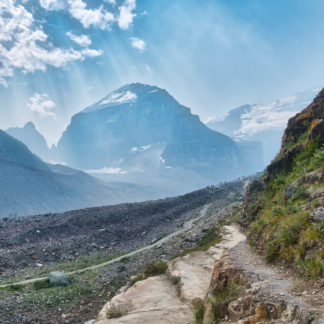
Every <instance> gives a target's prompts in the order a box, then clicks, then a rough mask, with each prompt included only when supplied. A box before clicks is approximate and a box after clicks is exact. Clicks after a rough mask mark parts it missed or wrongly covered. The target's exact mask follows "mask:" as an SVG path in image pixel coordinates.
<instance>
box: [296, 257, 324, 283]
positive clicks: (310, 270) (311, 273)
mask: <svg viewBox="0 0 324 324" xmlns="http://www.w3.org/2000/svg"><path fill="white" fill-rule="evenodd" d="M298 264H299V266H300V267H301V270H302V273H304V274H306V276H308V277H310V278H312V279H313V280H316V279H317V278H319V277H320V276H321V275H322V274H323V273H324V263H323V261H321V260H318V259H316V258H310V259H308V260H299V261H298Z"/></svg>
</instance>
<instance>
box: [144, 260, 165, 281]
mask: <svg viewBox="0 0 324 324" xmlns="http://www.w3.org/2000/svg"><path fill="white" fill-rule="evenodd" d="M167 269H168V265H167V263H166V262H163V261H158V262H155V263H148V264H147V266H146V268H145V269H144V272H143V274H144V277H145V278H148V277H152V276H157V275H160V274H164V273H165V272H166V271H167Z"/></svg>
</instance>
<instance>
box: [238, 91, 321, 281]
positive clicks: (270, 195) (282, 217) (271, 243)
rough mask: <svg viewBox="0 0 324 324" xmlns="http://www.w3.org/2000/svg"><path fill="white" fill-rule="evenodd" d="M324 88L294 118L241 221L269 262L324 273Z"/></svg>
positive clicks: (249, 194)
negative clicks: (278, 151)
mask: <svg viewBox="0 0 324 324" xmlns="http://www.w3.org/2000/svg"><path fill="white" fill-rule="evenodd" d="M323 144H324V89H323V90H322V91H321V92H320V93H319V94H318V96H317V97H316V98H315V99H314V101H313V102H312V103H311V104H310V105H309V106H308V107H307V108H306V109H304V110H302V111H301V112H300V113H298V114H297V115H296V116H294V117H293V118H291V119H290V120H289V122H288V126H287V128H286V130H285V133H284V136H283V139H282V146H281V150H280V153H279V154H278V155H277V157H276V158H275V160H274V161H273V162H272V163H271V164H270V165H269V166H268V167H267V170H266V173H265V175H264V176H263V177H261V178H260V179H259V180H257V181H255V182H253V183H251V184H250V185H249V187H248V191H247V194H246V197H245V203H244V212H243V216H242V219H241V220H240V223H241V224H242V225H244V226H245V227H246V228H247V229H248V232H249V238H250V241H251V242H253V244H255V246H256V248H257V249H258V250H260V251H261V252H262V253H264V254H265V255H266V259H267V260H268V261H269V262H277V261H278V262H282V263H284V264H286V265H288V266H291V267H293V268H294V269H295V270H296V271H297V272H298V273H300V274H301V275H305V276H307V277H309V278H313V279H316V278H318V277H321V276H323V274H324V254H323V253H324V252H323V251H324V173H323V172H324V147H323Z"/></svg>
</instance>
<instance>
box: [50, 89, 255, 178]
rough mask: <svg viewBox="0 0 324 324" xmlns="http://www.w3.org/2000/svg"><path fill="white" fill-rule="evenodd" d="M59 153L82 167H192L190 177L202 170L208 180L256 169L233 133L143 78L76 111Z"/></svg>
mask: <svg viewBox="0 0 324 324" xmlns="http://www.w3.org/2000/svg"><path fill="white" fill-rule="evenodd" d="M56 154H57V155H56V156H57V159H59V160H60V161H65V162H67V164H68V165H70V166H72V167H77V168H80V169H83V170H89V169H90V170H92V171H94V170H98V169H99V170H100V169H102V170H103V171H104V170H106V171H107V170H108V171H109V170H110V171H111V172H116V173H120V174H125V173H132V172H137V173H139V174H148V173H149V174H150V175H154V176H157V175H160V176H161V175H162V177H165V178H168V177H170V178H173V179H174V173H175V174H176V176H177V174H181V172H189V174H190V172H191V173H192V176H189V177H187V178H188V179H191V178H194V177H195V176H196V177H197V176H199V177H202V178H203V179H205V180H204V181H205V184H206V183H207V181H209V182H208V183H211V182H215V181H221V180H226V179H233V178H234V177H237V176H240V175H243V174H248V173H250V172H251V170H250V169H251V168H250V164H248V163H247V162H246V160H245V159H244V156H243V154H241V152H240V149H239V148H238V145H237V144H236V143H235V142H234V141H232V140H231V139H230V138H229V137H227V136H225V135H223V134H220V133H218V132H215V131H212V130H210V129H209V128H207V127H206V126H205V125H204V124H203V123H202V122H201V121H200V120H199V118H198V116H195V115H192V114H191V112H190V109H188V108H186V107H184V106H182V105H180V104H179V103H178V102H177V101H176V100H175V99H174V98H173V97H172V96H171V95H169V93H168V92H167V91H165V90H162V89H160V88H158V87H154V86H149V85H143V84H138V83H136V84H130V85H126V86H124V87H122V88H120V89H118V90H116V91H114V92H112V93H111V94H109V95H108V96H107V97H105V98H103V99H102V100H100V101H99V102H98V103H96V104H94V105H93V106H90V107H88V108H86V109H84V110H83V111H82V112H80V113H78V114H76V115H75V116H73V117H72V120H71V124H70V125H69V126H68V128H67V130H66V131H65V132H64V134H63V136H62V138H61V139H60V141H59V143H58V146H57V150H56ZM171 170H176V171H174V172H173V173H172V172H171ZM170 173H171V174H172V175H171V176H170V175H168V174H170ZM207 179H208V180H207ZM189 181H190V180H189Z"/></svg>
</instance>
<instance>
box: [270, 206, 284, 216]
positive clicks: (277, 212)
mask: <svg viewBox="0 0 324 324" xmlns="http://www.w3.org/2000/svg"><path fill="white" fill-rule="evenodd" d="M272 214H273V215H274V216H276V217H280V216H282V215H283V214H284V210H283V209H282V208H281V207H280V206H275V207H273V208H272Z"/></svg>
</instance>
